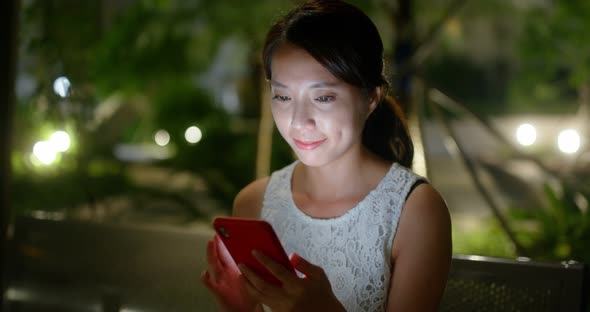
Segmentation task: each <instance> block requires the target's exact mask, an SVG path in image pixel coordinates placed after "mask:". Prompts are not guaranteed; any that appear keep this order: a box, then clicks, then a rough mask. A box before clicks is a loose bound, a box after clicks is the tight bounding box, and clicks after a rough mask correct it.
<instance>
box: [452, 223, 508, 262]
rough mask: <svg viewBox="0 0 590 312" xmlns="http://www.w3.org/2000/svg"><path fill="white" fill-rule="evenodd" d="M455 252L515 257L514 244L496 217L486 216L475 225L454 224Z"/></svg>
mask: <svg viewBox="0 0 590 312" xmlns="http://www.w3.org/2000/svg"><path fill="white" fill-rule="evenodd" d="M453 253H457V254H469V255H481V256H490V257H504V258H514V257H515V256H516V253H515V250H514V246H513V245H512V243H511V242H510V240H509V239H508V237H507V236H506V233H504V231H503V230H502V228H501V227H500V225H499V224H498V222H497V221H496V219H494V218H486V219H483V220H479V221H478V225H477V226H474V227H469V228H466V227H458V226H456V225H454V226H453Z"/></svg>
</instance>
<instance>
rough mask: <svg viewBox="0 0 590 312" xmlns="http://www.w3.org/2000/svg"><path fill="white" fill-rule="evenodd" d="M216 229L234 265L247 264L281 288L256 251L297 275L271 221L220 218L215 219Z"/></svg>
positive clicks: (214, 226) (214, 225)
mask: <svg viewBox="0 0 590 312" xmlns="http://www.w3.org/2000/svg"><path fill="white" fill-rule="evenodd" d="M213 228H214V229H215V232H217V234H218V235H219V237H220V238H221V240H222V241H223V244H224V245H225V247H226V248H227V250H228V251H229V253H230V255H231V256H232V258H233V259H234V262H235V263H236V264H240V263H243V264H245V265H247V266H248V268H250V269H251V270H252V271H254V272H255V273H256V274H258V276H260V277H261V278H263V279H264V280H266V281H267V282H269V283H272V284H274V285H277V286H280V285H281V282H280V281H279V280H278V279H277V278H276V277H274V275H273V274H272V273H270V272H269V271H268V270H267V269H266V268H265V267H264V266H263V265H262V264H261V263H260V262H258V260H256V258H254V256H252V250H258V251H260V252H262V253H264V254H265V255H267V256H268V257H270V258H271V259H273V260H274V261H276V262H278V263H279V264H281V265H282V266H284V267H285V268H286V269H287V270H289V271H290V272H291V273H293V275H295V276H296V273H295V269H294V268H293V265H291V261H289V257H288V256H287V254H286V253H285V250H284V248H283V245H282V244H281V242H280V241H279V239H278V237H277V235H276V233H275V231H274V230H273V228H272V226H271V225H270V224H269V223H268V222H266V221H264V220H256V219H243V218H233V217H217V218H215V219H214V220H213Z"/></svg>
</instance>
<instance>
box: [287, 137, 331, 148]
mask: <svg viewBox="0 0 590 312" xmlns="http://www.w3.org/2000/svg"><path fill="white" fill-rule="evenodd" d="M326 140H327V139H323V140H319V141H300V140H297V139H293V141H295V145H297V147H298V148H300V149H303V150H313V149H316V148H318V147H319V146H320V145H322V144H324V142H326Z"/></svg>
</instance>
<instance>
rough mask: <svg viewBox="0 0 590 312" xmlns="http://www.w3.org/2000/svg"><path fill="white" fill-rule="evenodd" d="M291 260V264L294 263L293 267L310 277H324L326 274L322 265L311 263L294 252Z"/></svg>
mask: <svg viewBox="0 0 590 312" xmlns="http://www.w3.org/2000/svg"><path fill="white" fill-rule="evenodd" d="M289 260H291V264H293V267H294V268H295V269H296V270H297V271H299V272H301V273H303V274H305V276H307V277H308V278H315V277H322V276H324V275H325V273H324V270H323V269H322V268H321V267H319V266H316V265H313V264H311V263H310V262H309V261H307V260H305V259H303V258H302V257H301V256H300V255H298V254H296V253H293V254H292V255H291V258H290V259H289Z"/></svg>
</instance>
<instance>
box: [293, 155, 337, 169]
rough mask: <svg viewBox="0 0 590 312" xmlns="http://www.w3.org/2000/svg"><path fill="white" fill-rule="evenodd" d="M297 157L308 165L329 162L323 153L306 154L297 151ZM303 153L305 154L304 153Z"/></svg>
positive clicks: (317, 165) (321, 164)
mask: <svg viewBox="0 0 590 312" xmlns="http://www.w3.org/2000/svg"><path fill="white" fill-rule="evenodd" d="M295 154H296V155H297V159H298V160H299V161H300V162H301V163H302V164H304V165H306V166H308V167H321V166H323V165H325V164H327V163H328V162H329V160H328V159H326V158H325V157H322V155H319V154H316V155H305V154H303V153H295ZM302 154H303V155H302Z"/></svg>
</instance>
